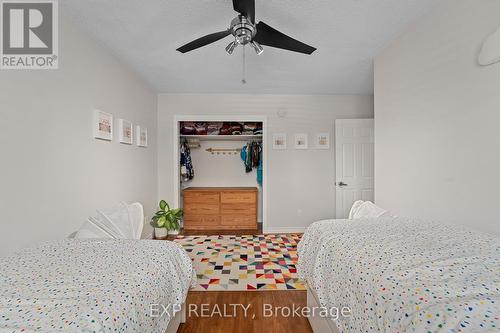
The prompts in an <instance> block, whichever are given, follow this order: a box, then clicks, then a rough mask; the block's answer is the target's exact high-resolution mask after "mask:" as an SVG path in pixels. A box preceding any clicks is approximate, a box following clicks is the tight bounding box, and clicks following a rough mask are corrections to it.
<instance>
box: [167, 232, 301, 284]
mask: <svg viewBox="0 0 500 333" xmlns="http://www.w3.org/2000/svg"><path fill="white" fill-rule="evenodd" d="M300 237H301V235H295V234H293V235H274V234H270V235H247V236H233V235H226V236H177V238H176V239H175V242H177V243H179V244H181V245H182V247H183V248H184V249H185V250H186V252H187V253H188V254H189V256H190V257H191V259H192V260H193V265H194V268H195V270H196V276H197V278H198V285H197V286H196V287H195V288H194V289H192V290H197V291H224V290H238V291H242V290H252V291H255V290H306V288H305V285H304V282H303V281H302V280H300V279H298V278H297V268H296V266H295V265H296V264H297V259H298V258H297V243H298V242H299V241H300Z"/></svg>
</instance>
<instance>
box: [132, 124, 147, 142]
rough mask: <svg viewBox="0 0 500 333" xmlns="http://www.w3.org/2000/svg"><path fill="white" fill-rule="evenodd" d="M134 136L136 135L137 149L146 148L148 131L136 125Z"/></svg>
mask: <svg viewBox="0 0 500 333" xmlns="http://www.w3.org/2000/svg"><path fill="white" fill-rule="evenodd" d="M135 133H136V134H135V135H136V140H135V141H136V144H137V146H139V147H147V146H148V129H147V128H146V127H143V126H139V125H137V126H136V127H135Z"/></svg>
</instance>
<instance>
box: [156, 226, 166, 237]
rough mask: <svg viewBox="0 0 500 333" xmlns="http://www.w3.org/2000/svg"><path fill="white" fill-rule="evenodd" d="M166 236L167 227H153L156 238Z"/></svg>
mask: <svg viewBox="0 0 500 333" xmlns="http://www.w3.org/2000/svg"><path fill="white" fill-rule="evenodd" d="M167 236H168V230H167V228H155V238H156V239H164V238H167Z"/></svg>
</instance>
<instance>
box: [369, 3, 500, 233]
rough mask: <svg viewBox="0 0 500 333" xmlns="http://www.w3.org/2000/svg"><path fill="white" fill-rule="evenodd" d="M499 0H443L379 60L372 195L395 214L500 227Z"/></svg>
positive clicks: (492, 228)
mask: <svg viewBox="0 0 500 333" xmlns="http://www.w3.org/2000/svg"><path fill="white" fill-rule="evenodd" d="M499 26H500V1H498V0H481V1H477V0H452V1H450V0H447V1H443V3H442V5H441V6H440V7H438V8H437V9H436V10H434V11H433V12H432V13H431V14H430V15H428V16H426V17H425V18H423V19H422V20H420V21H419V22H417V23H416V24H415V25H413V26H412V28H411V29H410V30H409V31H407V32H406V33H405V34H403V35H402V36H400V37H399V38H398V39H397V40H396V41H395V42H394V43H393V44H392V45H391V46H390V47H388V48H387V49H386V50H385V51H383V52H382V53H381V54H380V55H379V56H378V57H377V59H376V61H375V133H376V134H375V170H376V174H375V196H376V201H377V203H378V204H379V205H380V206H382V207H384V208H387V209H390V210H392V211H394V212H396V213H398V214H403V215H410V216H418V217H423V218H431V219H436V220H442V221H448V222H450V221H451V222H455V223H460V224H466V225H470V226H473V227H476V228H479V229H482V230H485V231H490V232H495V233H500V220H499V217H498V212H497V206H498V199H500V195H499V192H498V188H500V176H499V170H500V135H499V124H500V93H499V87H500V64H496V65H494V66H490V67H480V66H478V64H477V56H478V53H479V49H480V46H481V43H482V41H483V40H484V39H485V38H486V37H487V36H488V35H489V34H490V33H492V32H493V31H495V30H496V29H497V28H498V27H499Z"/></svg>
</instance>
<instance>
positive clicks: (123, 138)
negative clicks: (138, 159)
mask: <svg viewBox="0 0 500 333" xmlns="http://www.w3.org/2000/svg"><path fill="white" fill-rule="evenodd" d="M118 134H119V135H118V137H119V140H120V142H121V143H125V144H127V145H131V144H132V142H133V135H134V131H133V130H132V123H131V122H130V121H128V120H125V119H119V120H118Z"/></svg>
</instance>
